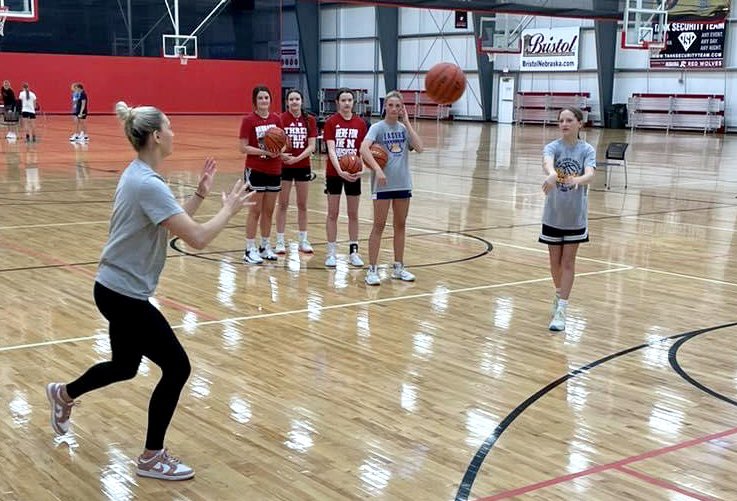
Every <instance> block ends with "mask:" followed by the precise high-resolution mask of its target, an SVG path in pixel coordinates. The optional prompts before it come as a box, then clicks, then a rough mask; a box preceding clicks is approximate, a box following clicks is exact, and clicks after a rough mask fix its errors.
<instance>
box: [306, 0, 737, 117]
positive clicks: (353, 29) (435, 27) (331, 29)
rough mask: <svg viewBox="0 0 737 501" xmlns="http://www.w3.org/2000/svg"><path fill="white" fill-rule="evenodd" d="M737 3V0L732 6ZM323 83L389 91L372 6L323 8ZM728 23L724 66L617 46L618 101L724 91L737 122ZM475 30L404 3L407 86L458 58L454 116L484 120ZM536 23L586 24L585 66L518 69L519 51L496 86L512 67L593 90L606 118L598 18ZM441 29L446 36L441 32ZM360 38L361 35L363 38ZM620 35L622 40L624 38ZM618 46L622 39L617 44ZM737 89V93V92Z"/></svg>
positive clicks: (555, 85)
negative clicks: (653, 57)
mask: <svg viewBox="0 0 737 501" xmlns="http://www.w3.org/2000/svg"><path fill="white" fill-rule="evenodd" d="M735 8H737V0H733V5H732V11H733V12H734V11H735ZM320 15H321V18H320V23H321V25H320V26H321V28H320V29H321V39H323V41H322V42H321V51H322V73H321V85H322V87H339V86H347V87H354V88H365V89H368V91H369V94H370V96H371V99H372V102H373V108H374V111H375V112H377V111H378V106H379V98H380V97H383V96H384V94H385V89H384V80H383V73H382V66H381V54H380V50H379V41H378V37H377V35H376V16H375V12H374V8H373V7H364V6H325V7H322V8H321V13H320ZM732 16H733V17H734V18H735V20H734V21H732V22H730V23H728V26H727V32H726V36H727V39H726V43H725V50H724V53H725V60H724V64H725V68H724V69H721V70H709V71H704V70H702V71H698V70H687V71H680V70H650V69H649V60H648V53H647V52H646V51H639V50H623V49H621V48H618V49H617V55H616V62H615V77H614V96H613V102H614V103H626V102H627V99H628V98H629V97H630V96H631V95H632V93H634V92H682V93H699V94H703V93H717V94H725V95H726V96H727V109H726V112H725V115H726V123H727V126H728V127H737V109H733V107H731V106H730V105H729V103H730V100H729V97H730V96H732V95H733V94H735V93H737V71H735V70H736V69H737V33H735V30H737V14H732ZM468 26H469V28H468V29H462V30H459V29H456V28H455V27H454V13H453V11H442V10H429V9H415V8H400V9H399V47H398V50H399V56H398V57H399V61H398V63H399V67H398V70H399V71H398V73H399V74H398V84H399V88H400V90H406V89H422V88H424V75H425V72H426V71H427V70H428V69H429V68H430V67H431V66H432V65H433V64H435V63H438V62H441V61H450V62H455V63H457V64H458V65H460V66H461V68H463V70H464V71H465V72H466V76H467V78H468V83H469V85H468V88H467V90H466V93H465V94H464V95H463V97H461V99H460V100H459V101H458V102H457V103H455V104H454V105H453V114H454V115H456V116H461V117H470V118H480V117H481V114H482V110H481V103H480V101H481V98H480V93H479V78H478V67H477V63H476V41H475V38H474V37H473V33H472V26H473V20H472V19H470V17H469V20H468ZM529 26H530V27H533V28H534V27H538V28H549V27H559V26H578V27H580V28H581V38H580V45H579V54H580V60H579V71H576V72H549V73H545V72H534V73H532V72H519V71H518V70H519V56H517V55H512V56H504V55H500V56H498V57H497V58H496V62H495V65H494V78H493V82H488V83H487V85H493V86H494V88H495V89H496V87H497V85H498V79H499V78H500V76H501V75H502V71H503V70H504V69H507V70H508V71H509V73H510V74H511V75H512V76H515V77H516V78H517V87H518V90H521V91H525V90H526V91H560V92H571V91H585V92H589V93H590V94H591V98H590V101H589V104H590V106H591V108H592V110H591V116H592V119H593V120H594V121H595V122H599V121H600V119H601V115H602V113H601V109H600V108H601V106H600V103H599V85H598V77H597V61H596V39H595V33H594V22H593V21H592V20H584V19H566V18H547V17H536V18H534V19H533V21H532V23H531V24H530V25H529ZM441 33H442V36H441ZM357 38H358V39H357ZM617 40H618V41H619V38H618V39H617ZM617 45H619V43H617ZM736 95H737V94H736ZM492 100H493V103H492V110H493V111H492V115H493V116H496V93H495V92H494V94H493V95H492Z"/></svg>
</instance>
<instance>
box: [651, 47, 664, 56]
mask: <svg viewBox="0 0 737 501" xmlns="http://www.w3.org/2000/svg"><path fill="white" fill-rule="evenodd" d="M647 50H648V51H649V52H650V57H651V58H652V57H658V56H659V55H660V51H661V50H663V47H657V46H656V47H648V48H647Z"/></svg>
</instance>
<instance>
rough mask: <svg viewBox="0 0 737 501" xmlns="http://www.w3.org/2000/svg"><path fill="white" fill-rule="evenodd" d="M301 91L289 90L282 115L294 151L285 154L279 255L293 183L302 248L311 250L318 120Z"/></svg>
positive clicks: (283, 244)
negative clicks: (313, 161) (309, 219)
mask: <svg viewBox="0 0 737 501" xmlns="http://www.w3.org/2000/svg"><path fill="white" fill-rule="evenodd" d="M303 102H304V99H303V96H302V93H301V92H300V91H298V90H297V89H292V90H290V91H289V92H288V93H287V111H285V112H284V113H282V115H281V123H282V128H283V129H284V132H286V133H287V136H288V137H289V142H290V144H291V150H290V151H289V152H288V153H283V154H282V171H281V192H280V193H279V209H278V211H277V213H276V248H275V249H274V251H275V252H276V253H277V254H286V252H287V246H286V242H285V240H284V229H285V228H286V226H287V209H288V208H289V194H290V192H291V191H292V184H294V187H295V191H296V192H297V224H298V226H299V250H300V251H301V252H307V253H312V245H310V242H309V241H308V240H307V194H308V193H309V184H308V183H309V182H310V181H311V180H312V167H311V164H310V156H311V155H312V153H313V152H314V151H315V142H316V141H317V121H316V120H315V117H313V116H312V115H308V114H307V113H305V111H304V108H302V103H303Z"/></svg>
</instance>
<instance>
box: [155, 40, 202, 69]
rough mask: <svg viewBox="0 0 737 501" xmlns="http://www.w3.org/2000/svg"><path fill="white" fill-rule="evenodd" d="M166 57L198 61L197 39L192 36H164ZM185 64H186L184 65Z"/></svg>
mask: <svg viewBox="0 0 737 501" xmlns="http://www.w3.org/2000/svg"><path fill="white" fill-rule="evenodd" d="M162 43H163V47H164V57H166V58H171V59H180V60H186V59H197V37H196V36H191V35H166V34H165V35H162ZM183 64H184V63H183Z"/></svg>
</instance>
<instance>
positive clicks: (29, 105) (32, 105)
mask: <svg viewBox="0 0 737 501" xmlns="http://www.w3.org/2000/svg"><path fill="white" fill-rule="evenodd" d="M19 98H20V101H21V103H23V108H22V109H21V112H23V113H36V94H34V93H33V91H30V90H29V91H28V92H27V93H26V91H25V90H22V91H20V95H19Z"/></svg>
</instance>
